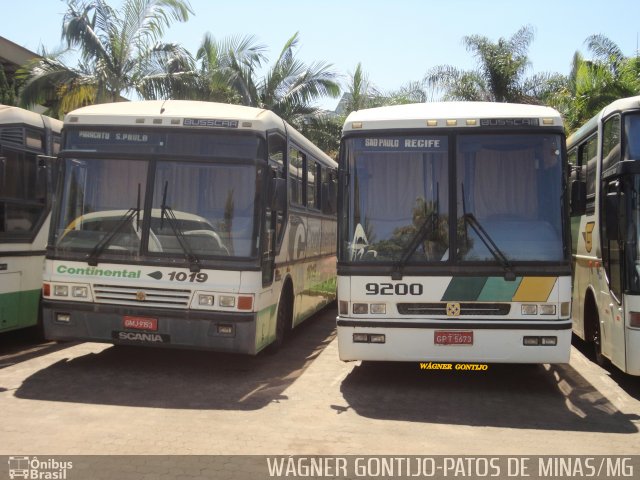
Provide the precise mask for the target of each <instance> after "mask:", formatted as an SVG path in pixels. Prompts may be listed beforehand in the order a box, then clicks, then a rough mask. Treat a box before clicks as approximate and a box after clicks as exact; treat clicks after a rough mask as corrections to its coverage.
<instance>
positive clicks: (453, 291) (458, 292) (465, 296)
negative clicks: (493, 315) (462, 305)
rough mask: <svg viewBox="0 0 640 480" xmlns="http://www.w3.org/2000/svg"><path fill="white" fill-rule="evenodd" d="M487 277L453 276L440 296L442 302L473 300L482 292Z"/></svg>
mask: <svg viewBox="0 0 640 480" xmlns="http://www.w3.org/2000/svg"><path fill="white" fill-rule="evenodd" d="M487 280H488V278H487V277H453V278H452V279H451V282H449V286H448V287H447V291H446V292H444V295H443V296H442V301H444V302H469V301H474V300H476V299H477V298H478V296H479V295H480V292H482V289H483V288H484V286H485V284H486V283H487Z"/></svg>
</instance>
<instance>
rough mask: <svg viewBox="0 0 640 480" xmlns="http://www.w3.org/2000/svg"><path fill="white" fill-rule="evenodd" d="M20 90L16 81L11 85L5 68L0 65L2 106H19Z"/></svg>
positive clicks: (0, 100)
mask: <svg viewBox="0 0 640 480" xmlns="http://www.w3.org/2000/svg"><path fill="white" fill-rule="evenodd" d="M17 92H18V88H17V86H16V84H15V80H14V81H13V82H11V83H9V80H8V79H7V76H6V74H5V72H4V68H2V65H0V104H2V105H12V106H15V105H17V100H18V93H17Z"/></svg>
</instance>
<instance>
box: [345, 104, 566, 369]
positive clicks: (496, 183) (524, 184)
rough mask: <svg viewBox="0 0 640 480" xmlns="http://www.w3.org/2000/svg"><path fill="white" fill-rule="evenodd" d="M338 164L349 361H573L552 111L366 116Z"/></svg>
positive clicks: (436, 108) (358, 117)
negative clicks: (570, 356)
mask: <svg viewBox="0 0 640 480" xmlns="http://www.w3.org/2000/svg"><path fill="white" fill-rule="evenodd" d="M373 140H375V141H373ZM339 165H340V168H339V182H338V185H339V190H338V209H339V214H338V219H339V220H338V318H337V336H338V347H339V354H340V358H341V359H342V360H345V361H351V360H367V361H377V360H379V361H418V362H436V363H437V362H444V363H448V362H460V363H467V362H468V363H469V364H471V365H476V364H484V363H485V362H486V363H488V362H492V363H567V362H568V361H569V354H570V349H571V318H570V315H571V313H570V300H571V263H570V262H571V258H570V250H569V246H570V240H569V239H570V229H569V216H568V204H569V203H568V197H567V193H566V192H567V188H566V186H567V181H568V178H567V176H568V175H567V172H568V169H567V156H566V150H565V139H564V131H563V126H562V120H561V117H560V115H559V114H558V112H557V111H555V110H553V109H551V108H547V107H540V106H532V105H517V104H500V103H481V102H467V103H465V102H446V103H425V104H415V105H398V106H391V107H382V108H373V109H369V110H360V111H358V112H354V113H352V114H350V115H349V117H348V118H347V120H346V122H345V125H344V130H343V138H342V142H341V147H340V161H339Z"/></svg>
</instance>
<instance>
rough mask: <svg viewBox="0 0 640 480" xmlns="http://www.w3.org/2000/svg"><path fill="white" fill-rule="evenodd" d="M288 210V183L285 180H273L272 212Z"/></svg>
mask: <svg viewBox="0 0 640 480" xmlns="http://www.w3.org/2000/svg"><path fill="white" fill-rule="evenodd" d="M286 208H287V181H286V180H285V179H284V178H272V179H271V210H274V211H276V212H282V211H284V210H286Z"/></svg>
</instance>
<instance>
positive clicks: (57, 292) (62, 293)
mask: <svg viewBox="0 0 640 480" xmlns="http://www.w3.org/2000/svg"><path fill="white" fill-rule="evenodd" d="M53 296H54V297H68V296H69V287H68V286H67V285H54V286H53Z"/></svg>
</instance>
